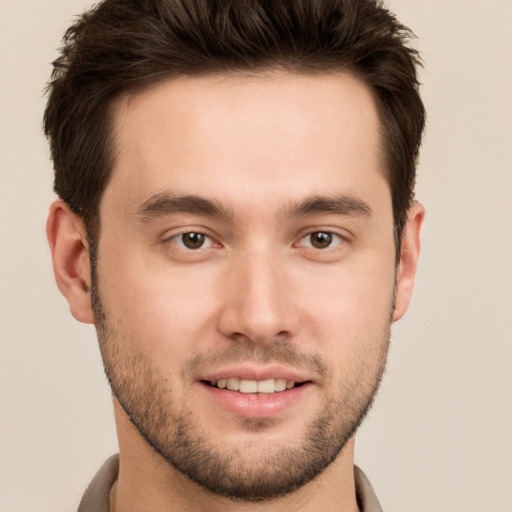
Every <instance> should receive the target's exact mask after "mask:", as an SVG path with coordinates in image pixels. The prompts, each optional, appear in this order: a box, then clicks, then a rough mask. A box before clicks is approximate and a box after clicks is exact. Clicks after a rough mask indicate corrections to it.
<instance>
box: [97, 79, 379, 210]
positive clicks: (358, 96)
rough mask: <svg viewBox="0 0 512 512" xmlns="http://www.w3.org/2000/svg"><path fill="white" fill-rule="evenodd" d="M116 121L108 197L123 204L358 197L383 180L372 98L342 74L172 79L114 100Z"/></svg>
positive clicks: (361, 86)
mask: <svg viewBox="0 0 512 512" xmlns="http://www.w3.org/2000/svg"><path fill="white" fill-rule="evenodd" d="M114 112H115V116H114V133H115V145H116V162H115V166H114V170H113V177H112V181H111V183H110V184H109V186H108V187H107V190H106V192H107V193H108V189H109V188H112V187H114V188H115V187H118V186H120V185H121V186H122V187H124V189H125V194H124V196H123V197H124V199H125V202H127V201H133V202H138V203H140V202H141V201H143V200H144V199H145V198H146V199H147V197H149V195H150V194H158V193H161V192H164V191H165V190H166V189H168V188H170V187H172V188H173V189H178V191H179V192H184V193H188V192H195V189H196V188H197V186H198V184H200V185H201V186H202V187H203V189H204V191H207V192H208V194H210V195H213V196H215V197H219V198H221V199H226V200H227V201H230V200H233V201H236V200H237V199H240V197H244V198H245V199H244V200H246V199H247V198H249V197H252V198H256V197H258V196H260V197H264V196H265V195H266V194H267V195H268V193H270V190H269V189H270V188H271V189H272V190H271V191H272V193H275V192H276V191H281V192H282V193H283V194H287V195H288V196H290V195H293V194H295V193H296V194H297V195H300V194H303V195H304V194H305V193H306V191H307V190H306V189H309V190H308V191H309V193H316V192H324V193H325V192H329V191H328V190H318V191H317V190H314V189H315V188H318V187H320V188H322V187H323V188H324V189H325V188H328V187H329V186H331V187H338V185H339V186H341V187H343V188H344V189H345V190H346V191H353V192H356V193H357V190H356V189H357V188H358V186H361V184H365V183H366V184H368V183H367V182H368V180H370V181H371V180H375V179H379V178H380V179H382V177H383V176H384V172H383V165H382V160H383V159H382V158H381V155H380V153H381V151H380V137H379V117H378V112H377V107H376V104H375V100H374V97H373V95H372V93H371V91H370V90H369V88H368V87H367V86H366V85H364V84H363V83H362V82H361V81H360V80H358V79H357V78H355V77H354V76H352V75H351V74H349V73H330V74H319V75H303V74H294V73H285V72H277V71H276V72H272V73H270V72H269V73H265V74H258V75H249V74H242V73H236V74H234V73H231V74H226V75H218V74H217V75H209V76H202V77H179V78H175V79H170V80H166V81H164V82H161V83H158V84H156V85H154V86H152V87H150V88H148V89H146V90H143V91H141V92H137V93H135V94H127V95H125V96H123V97H121V98H120V99H119V100H118V101H117V103H116V105H115V110H114ZM329 183H330V185H329ZM292 184H293V185H295V184H297V187H296V190H295V188H294V187H293V186H292ZM299 184H300V186H299ZM230 192H231V194H230ZM144 196H145V197H144ZM292 199H295V198H292ZM297 199H298V198H297Z"/></svg>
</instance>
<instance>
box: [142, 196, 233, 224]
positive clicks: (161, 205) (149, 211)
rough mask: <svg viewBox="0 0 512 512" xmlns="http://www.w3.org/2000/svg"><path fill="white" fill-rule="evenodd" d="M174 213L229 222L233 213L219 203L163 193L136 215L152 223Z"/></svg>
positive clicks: (152, 197)
mask: <svg viewBox="0 0 512 512" xmlns="http://www.w3.org/2000/svg"><path fill="white" fill-rule="evenodd" d="M174 213H189V214H196V215H197V214H199V215H204V216H206V217H217V218H221V219H225V220H229V219H231V218H232V217H233V212H232V211H230V210H229V209H228V208H226V207H224V206H223V205H221V204H220V203H219V202H218V201H215V200H211V199H206V198H204V197H200V196H196V195H193V194H185V195H179V194H172V193H170V192H163V193H160V194H155V195H153V196H151V197H150V198H149V199H148V200H147V201H145V202H144V203H142V205H141V206H140V207H139V208H138V209H137V210H136V212H135V215H136V217H138V218H139V219H140V220H141V221H142V222H150V221H151V220H155V219H158V218H161V217H165V216H167V215H172V214H174Z"/></svg>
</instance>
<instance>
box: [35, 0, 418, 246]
mask: <svg viewBox="0 0 512 512" xmlns="http://www.w3.org/2000/svg"><path fill="white" fill-rule="evenodd" d="M410 36H411V33H410V31H409V30H408V29H407V28H406V27H404V26H402V25H401V24H400V23H399V22H398V21H397V20H396V18H395V17H394V16H393V15H392V14H391V13H390V12H389V11H387V10H386V9H385V8H384V7H383V6H382V5H381V2H379V1H376V0H364V1H360V0H335V1H333V0H319V1H317V2H309V1H303V0H299V1H294V2H262V1H246V2H245V1H244V2H222V1H218V2H217V1H212V2H209V3H204V2H201V1H199V0H197V1H196V0H192V1H190V0H186V1H185V0H178V1H154V2H150V1H147V2H135V1H126V0H111V1H106V2H101V3H99V4H98V5H97V7H96V8H95V9H93V10H91V11H89V12H87V13H85V14H84V15H82V16H81V17H80V18H79V19H78V21H77V22H76V23H75V24H74V25H73V26H72V27H70V28H69V29H68V31H67V33H66V35H65V37H64V40H63V46H62V54H61V57H60V58H59V59H57V60H56V61H55V63H54V71H53V74H52V79H51V82H50V84H49V88H48V92H49V99H48V106H47V109H46V112H45V120H44V128H45V133H46V135H47V137H48V138H49V140H50V144H51V152H52V158H53V161H54V167H55V183H54V189H55V192H56V193H57V194H58V195H59V197H61V198H62V199H63V200H64V201H65V202H66V204H68V205H69V207H70V208H71V209H72V211H73V212H75V213H76V214H77V215H79V216H80V217H81V218H83V219H84V222H85V225H86V228H87V235H88V237H89V239H90V241H91V242H92V243H93V246H94V243H95V240H96V238H97V237H98V234H99V230H100V225H101V221H100V218H99V215H98V213H99V204H100V201H101V197H102V194H103V191H104V190H105V187H106V186H107V184H108V182H109V179H110V176H111V173H112V167H113V164H114V162H115V150H116V148H115V144H114V137H113V133H112V121H113V105H114V102H115V99H116V98H117V97H119V96H120V95H121V94H123V93H126V92H134V91H137V90H142V89H144V88H145V87H148V86H150V85H151V84H155V83H158V82H160V81H164V80H166V79H168V78H171V77H176V76H198V75H207V74H214V73H220V74H222V73H227V72H232V71H247V72H251V73H258V72H260V73H261V72H265V71H268V70H271V69H282V70H286V71H288V72H292V73H300V74H318V73H326V72H327V73H328V72H339V71H350V72H351V73H352V74H354V75H355V76H357V77H358V78H359V79H360V80H361V81H362V82H363V83H365V84H366V85H367V86H368V87H369V89H370V90H371V91H372V94H373V95H374V97H375V100H376V103H377V108H378V110H379V116H380V133H381V145H382V151H383V155H384V158H385V159H386V173H387V179H388V181H389V185H390V187H391V192H392V201H393V216H394V225H395V230H396V234H395V235H396V244H397V248H398V247H399V243H400V237H401V233H402V230H403V226H404V224H405V221H406V218H407V211H408V209H409V207H410V206H411V203H412V201H413V198H414V183H415V169H416V161H417V157H418V151H419V147H420V142H421V134H422V131H423V127H424V121H425V112H424V107H423V103H422V101H421V99H420V96H419V93H418V80H417V74H416V66H417V64H418V55H417V52H416V51H415V50H414V49H412V48H410V47H408V46H407V42H408V39H409V38H410Z"/></svg>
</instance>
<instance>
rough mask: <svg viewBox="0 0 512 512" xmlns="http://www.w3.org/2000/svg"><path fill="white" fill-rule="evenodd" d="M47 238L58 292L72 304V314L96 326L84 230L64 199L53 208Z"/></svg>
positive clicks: (49, 217) (52, 206)
mask: <svg viewBox="0 0 512 512" xmlns="http://www.w3.org/2000/svg"><path fill="white" fill-rule="evenodd" d="M46 236H47V238H48V243H49V245H50V250H51V254H52V262H53V271H54V274H55V280H56V282H57V286H58V287H59V290H60V291H61V293H62V294H63V295H64V297H65V298H66V299H67V301H68V303H69V308H70V311H71V314H72V315H73V316H74V317H75V318H76V319H77V320H79V321H80V322H84V323H88V324H92V323H94V314H93V311H92V308H91V298H90V293H89V288H90V284H91V272H90V265H89V247H88V244H87V240H86V237H85V229H84V226H83V223H82V221H81V219H79V218H78V217H77V216H76V215H75V214H74V213H73V212H71V210H70V209H69V207H68V206H67V205H66V203H64V201H62V200H61V199H58V200H56V201H55V202H53V203H52V205H51V207H50V212H49V214H48V220H47V222H46Z"/></svg>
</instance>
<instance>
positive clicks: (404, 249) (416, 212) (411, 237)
mask: <svg viewBox="0 0 512 512" xmlns="http://www.w3.org/2000/svg"><path fill="white" fill-rule="evenodd" d="M424 217H425V209H424V208H423V206H422V205H421V204H420V203H418V202H415V203H414V204H413V205H412V206H411V208H410V210H409V214H408V216H407V223H406V225H405V228H404V231H403V234H402V245H401V250H400V263H399V265H398V269H397V276H396V295H395V309H394V312H393V321H394V322H396V321H397V320H400V318H402V317H403V316H404V315H405V313H406V311H407V308H408V307H409V303H410V302H411V296H412V290H413V288H414V279H415V277H416V268H417V266H418V259H419V256H420V234H421V227H422V225H423V219H424Z"/></svg>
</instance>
